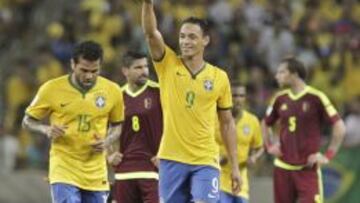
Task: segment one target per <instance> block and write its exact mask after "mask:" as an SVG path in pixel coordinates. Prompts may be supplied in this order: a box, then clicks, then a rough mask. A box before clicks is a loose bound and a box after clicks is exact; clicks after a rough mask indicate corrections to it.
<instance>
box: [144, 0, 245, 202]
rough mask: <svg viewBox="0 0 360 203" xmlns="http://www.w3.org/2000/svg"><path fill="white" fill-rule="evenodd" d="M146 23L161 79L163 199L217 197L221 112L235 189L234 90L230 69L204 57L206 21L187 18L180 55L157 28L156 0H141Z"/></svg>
mask: <svg viewBox="0 0 360 203" xmlns="http://www.w3.org/2000/svg"><path fill="white" fill-rule="evenodd" d="M142 27H143V31H144V33H145V37H146V40H147V43H148V45H149V48H150V52H151V57H152V59H153V61H154V66H155V71H156V73H157V75H158V78H159V85H160V92H161V102H162V107H163V113H164V133H163V137H162V141H161V144H160V149H159V153H158V156H159V158H160V165H159V178H160V179H159V190H160V191H159V192H160V198H161V201H162V202H165V203H174V202H176V203H182V202H190V201H193V202H209V203H210V202H217V201H218V199H219V170H218V168H219V164H218V162H219V160H218V155H219V154H218V153H219V152H218V145H217V143H216V141H215V124H216V122H215V121H216V120H215V119H217V118H218V117H219V121H220V127H221V132H222V136H223V138H224V143H225V146H226V148H227V150H228V154H229V159H230V164H231V171H232V172H231V176H232V177H231V178H232V183H233V192H235V193H237V192H238V191H239V190H240V182H241V180H240V175H239V168H238V161H237V145H236V131H235V124H234V120H233V118H232V115H231V110H230V109H231V106H232V99H231V89H230V84H229V80H228V77H227V74H226V73H225V72H224V71H222V70H221V69H219V68H217V67H215V66H213V65H211V64H209V63H207V62H205V61H204V59H203V56H204V49H205V47H206V45H207V44H208V43H209V41H210V37H209V33H208V26H207V23H206V22H204V21H203V20H201V19H198V18H194V17H191V18H188V19H186V20H185V21H183V23H182V26H181V29H180V34H179V45H180V50H181V54H180V56H177V55H176V54H175V52H174V51H173V50H171V49H170V48H169V47H167V46H166V45H165V43H164V40H163V37H162V35H161V33H160V32H159V31H158V29H157V22H156V18H155V13H154V5H153V2H152V0H143V7H142ZM217 114H218V115H217Z"/></svg>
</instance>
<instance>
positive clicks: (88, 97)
mask: <svg viewBox="0 0 360 203" xmlns="http://www.w3.org/2000/svg"><path fill="white" fill-rule="evenodd" d="M52 105H53V106H54V108H53V109H55V111H56V112H57V113H60V114H65V115H72V114H74V115H75V114H79V113H86V114H91V115H102V114H107V113H108V112H109V111H110V110H111V108H112V106H113V100H112V99H111V98H110V96H109V95H108V94H107V93H106V92H101V91H97V92H91V93H86V94H81V93H77V92H68V93H66V94H62V95H59V96H58V97H57V98H56V99H55V100H54V101H53V104H52Z"/></svg>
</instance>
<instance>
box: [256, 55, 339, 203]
mask: <svg viewBox="0 0 360 203" xmlns="http://www.w3.org/2000/svg"><path fill="white" fill-rule="evenodd" d="M305 76H306V69H305V67H304V65H303V64H302V63H301V62H300V61H298V60H297V59H295V58H286V59H284V60H283V61H282V62H281V64H280V66H279V68H278V70H277V73H276V80H277V82H278V84H279V86H280V87H282V88H285V90H283V91H280V92H279V93H278V94H277V95H276V96H275V99H274V101H273V102H272V103H271V105H270V106H269V108H268V110H267V115H266V117H265V119H264V122H263V123H262V124H263V133H264V135H265V142H266V143H265V144H266V147H267V151H268V152H269V153H270V154H273V155H274V156H275V157H276V159H275V161H274V165H275V169H274V190H275V202H276V203H289V202H297V201H298V202H300V203H310V202H323V197H322V189H321V188H322V183H321V174H320V166H321V165H322V164H327V163H328V162H329V161H330V160H331V159H332V158H333V157H334V156H335V154H336V152H337V151H338V149H339V147H340V145H341V143H342V140H343V138H344V134H345V126H344V123H343V121H342V119H341V118H340V116H339V114H338V113H337V111H336V110H335V108H334V106H333V105H332V104H331V103H330V101H329V99H328V98H327V97H326V96H325V94H324V93H322V92H321V91H319V90H316V89H314V88H312V87H310V86H308V85H306V83H305V82H304V80H305ZM276 121H280V125H279V128H280V129H279V131H280V132H279V139H280V142H279V143H278V142H273V143H272V142H270V140H272V139H271V138H272V137H271V132H272V131H271V128H270V126H272V125H274V124H275V122H276ZM326 123H329V124H331V125H332V137H331V141H330V144H329V146H328V148H327V150H326V152H325V154H324V155H323V154H321V153H320V152H319V150H320V141H321V129H322V127H324V125H325V124H326Z"/></svg>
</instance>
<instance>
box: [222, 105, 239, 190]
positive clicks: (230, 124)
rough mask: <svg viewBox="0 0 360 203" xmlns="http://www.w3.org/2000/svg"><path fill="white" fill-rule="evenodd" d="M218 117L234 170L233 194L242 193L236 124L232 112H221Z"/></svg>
mask: <svg viewBox="0 0 360 203" xmlns="http://www.w3.org/2000/svg"><path fill="white" fill-rule="evenodd" d="M218 116H219V121H220V130H221V136H222V139H223V143H224V145H225V148H226V151H227V154H228V157H229V160H230V163H231V168H232V174H231V175H232V177H231V178H232V188H233V192H234V193H235V194H236V193H238V192H239V191H240V187H241V178H240V172H239V166H238V165H239V162H238V158H237V154H238V153H237V150H238V149H237V139H236V129H235V122H234V119H233V117H232V115H231V111H230V110H221V111H219V112H218Z"/></svg>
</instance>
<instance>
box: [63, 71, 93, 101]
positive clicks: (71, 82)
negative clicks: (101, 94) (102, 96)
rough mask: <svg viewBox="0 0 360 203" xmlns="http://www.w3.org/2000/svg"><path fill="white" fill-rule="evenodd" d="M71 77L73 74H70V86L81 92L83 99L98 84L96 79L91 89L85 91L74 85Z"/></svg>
mask: <svg viewBox="0 0 360 203" xmlns="http://www.w3.org/2000/svg"><path fill="white" fill-rule="evenodd" d="M71 76H72V73H70V74H69V77H68V80H69V83H70V85H71V86H72V87H73V88H75V89H76V90H77V91H79V92H80V93H81V95H82V96H83V97H85V95H86V93H88V92H89V91H90V90H91V89H93V88H94V87H95V85H96V82H97V79H96V80H95V83H94V85H93V86H92V87H91V88H89V89H87V90H86V89H83V88H81V87H79V86H78V85H76V84H74V83H73V81H72V80H71Z"/></svg>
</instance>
